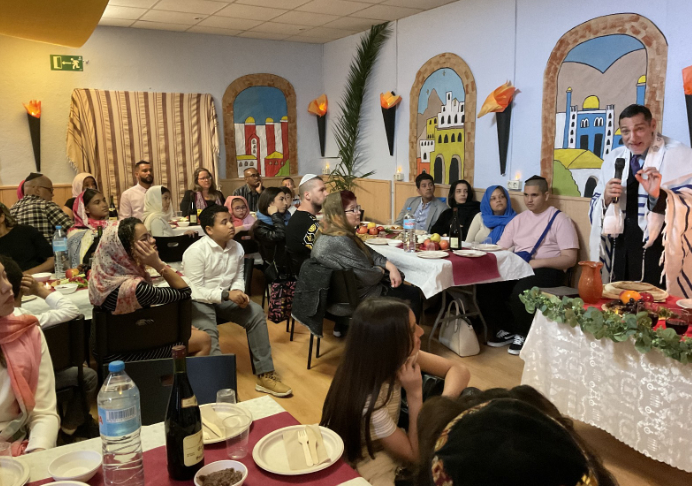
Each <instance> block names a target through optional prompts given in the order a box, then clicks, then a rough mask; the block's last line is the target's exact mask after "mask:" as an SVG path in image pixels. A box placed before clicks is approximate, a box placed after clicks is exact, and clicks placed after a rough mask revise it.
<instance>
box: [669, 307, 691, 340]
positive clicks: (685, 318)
mask: <svg viewBox="0 0 692 486" xmlns="http://www.w3.org/2000/svg"><path fill="white" fill-rule="evenodd" d="M690 323H692V312H690V311H688V310H685V309H680V310H677V309H676V310H675V311H674V312H673V315H672V316H670V317H669V318H668V319H666V327H667V328H671V329H674V330H675V332H676V333H677V334H678V336H683V335H684V334H685V333H686V332H687V329H688V328H689V326H690Z"/></svg>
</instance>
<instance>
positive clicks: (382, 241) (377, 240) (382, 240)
mask: <svg viewBox="0 0 692 486" xmlns="http://www.w3.org/2000/svg"><path fill="white" fill-rule="evenodd" d="M365 242H366V243H368V244H369V245H386V244H387V243H389V240H388V239H387V238H370V239H369V240H365Z"/></svg>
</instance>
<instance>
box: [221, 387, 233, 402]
mask: <svg viewBox="0 0 692 486" xmlns="http://www.w3.org/2000/svg"><path fill="white" fill-rule="evenodd" d="M216 403H236V398H235V390H234V389H233V388H222V389H221V390H219V391H217V392H216Z"/></svg>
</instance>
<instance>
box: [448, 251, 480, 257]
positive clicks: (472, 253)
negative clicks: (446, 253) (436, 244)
mask: <svg viewBox="0 0 692 486" xmlns="http://www.w3.org/2000/svg"><path fill="white" fill-rule="evenodd" d="M453 253H454V254H455V255H458V256H461V257H468V258H478V257H482V256H484V255H487V253H486V252H484V251H479V250H454V251H453Z"/></svg>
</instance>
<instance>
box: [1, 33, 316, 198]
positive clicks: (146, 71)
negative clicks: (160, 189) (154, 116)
mask: <svg viewBox="0 0 692 486" xmlns="http://www.w3.org/2000/svg"><path fill="white" fill-rule="evenodd" d="M322 50H323V47H322V46H321V45H313V44H304V43H294V42H276V41H264V40H254V39H243V38H237V37H227V36H220V35H219V36H217V35H205V34H188V33H179V32H165V31H155V30H141V29H125V28H117V27H98V28H97V29H96V31H95V32H94V34H93V35H92V37H91V38H90V39H89V41H88V42H87V43H86V44H85V45H84V46H82V47H81V48H79V49H71V48H65V47H59V46H53V45H48V44H42V43H39V42H31V41H24V40H20V39H14V38H11V37H5V36H0V107H2V108H1V109H0V184H2V185H12V184H17V183H19V181H20V180H22V179H23V178H24V177H25V176H26V175H28V173H29V172H30V171H31V170H34V167H35V165H34V156H33V151H32V148H31V138H30V136H29V129H28V124H27V119H26V111H25V110H24V107H23V106H22V103H23V102H27V101H29V100H30V99H39V100H41V101H42V115H41V155H42V157H41V158H42V172H44V173H45V174H46V175H48V176H49V177H50V178H51V179H52V180H53V182H71V181H72V178H73V177H74V171H73V170H72V169H71V168H70V166H69V164H68V161H67V156H66V150H65V140H66V134H67V120H68V116H69V109H70V95H71V93H72V90H73V89H74V88H96V89H111V90H131V91H159V92H160V91H163V92H184V93H190V92H194V93H211V94H212V95H213V97H214V101H215V104H216V111H217V115H218V118H219V130H220V131H219V135H220V145H221V150H220V157H219V164H218V166H219V172H220V175H221V176H223V175H224V174H225V168H226V156H225V149H224V137H223V116H222V111H221V100H222V97H223V94H224V92H225V90H226V88H227V87H228V85H229V84H230V83H231V82H233V81H234V80H235V79H236V78H238V77H240V76H244V75H246V74H254V73H271V74H276V75H278V76H282V77H284V78H285V79H287V80H288V81H289V82H290V83H291V84H292V85H293V88H294V89H295V91H296V101H297V115H298V116H297V126H298V161H299V164H300V166H301V167H302V165H303V164H307V165H310V161H311V160H317V158H318V157H319V143H318V138H317V128H316V127H315V121H314V120H313V118H314V117H313V115H310V114H308V113H307V105H308V103H309V102H310V100H312V99H313V98H315V97H317V96H319V94H320V93H322ZM50 54H76V55H82V56H83V57H84V59H85V61H88V64H86V65H85V67H84V72H61V71H51V70H50V57H49V56H50Z"/></svg>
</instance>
